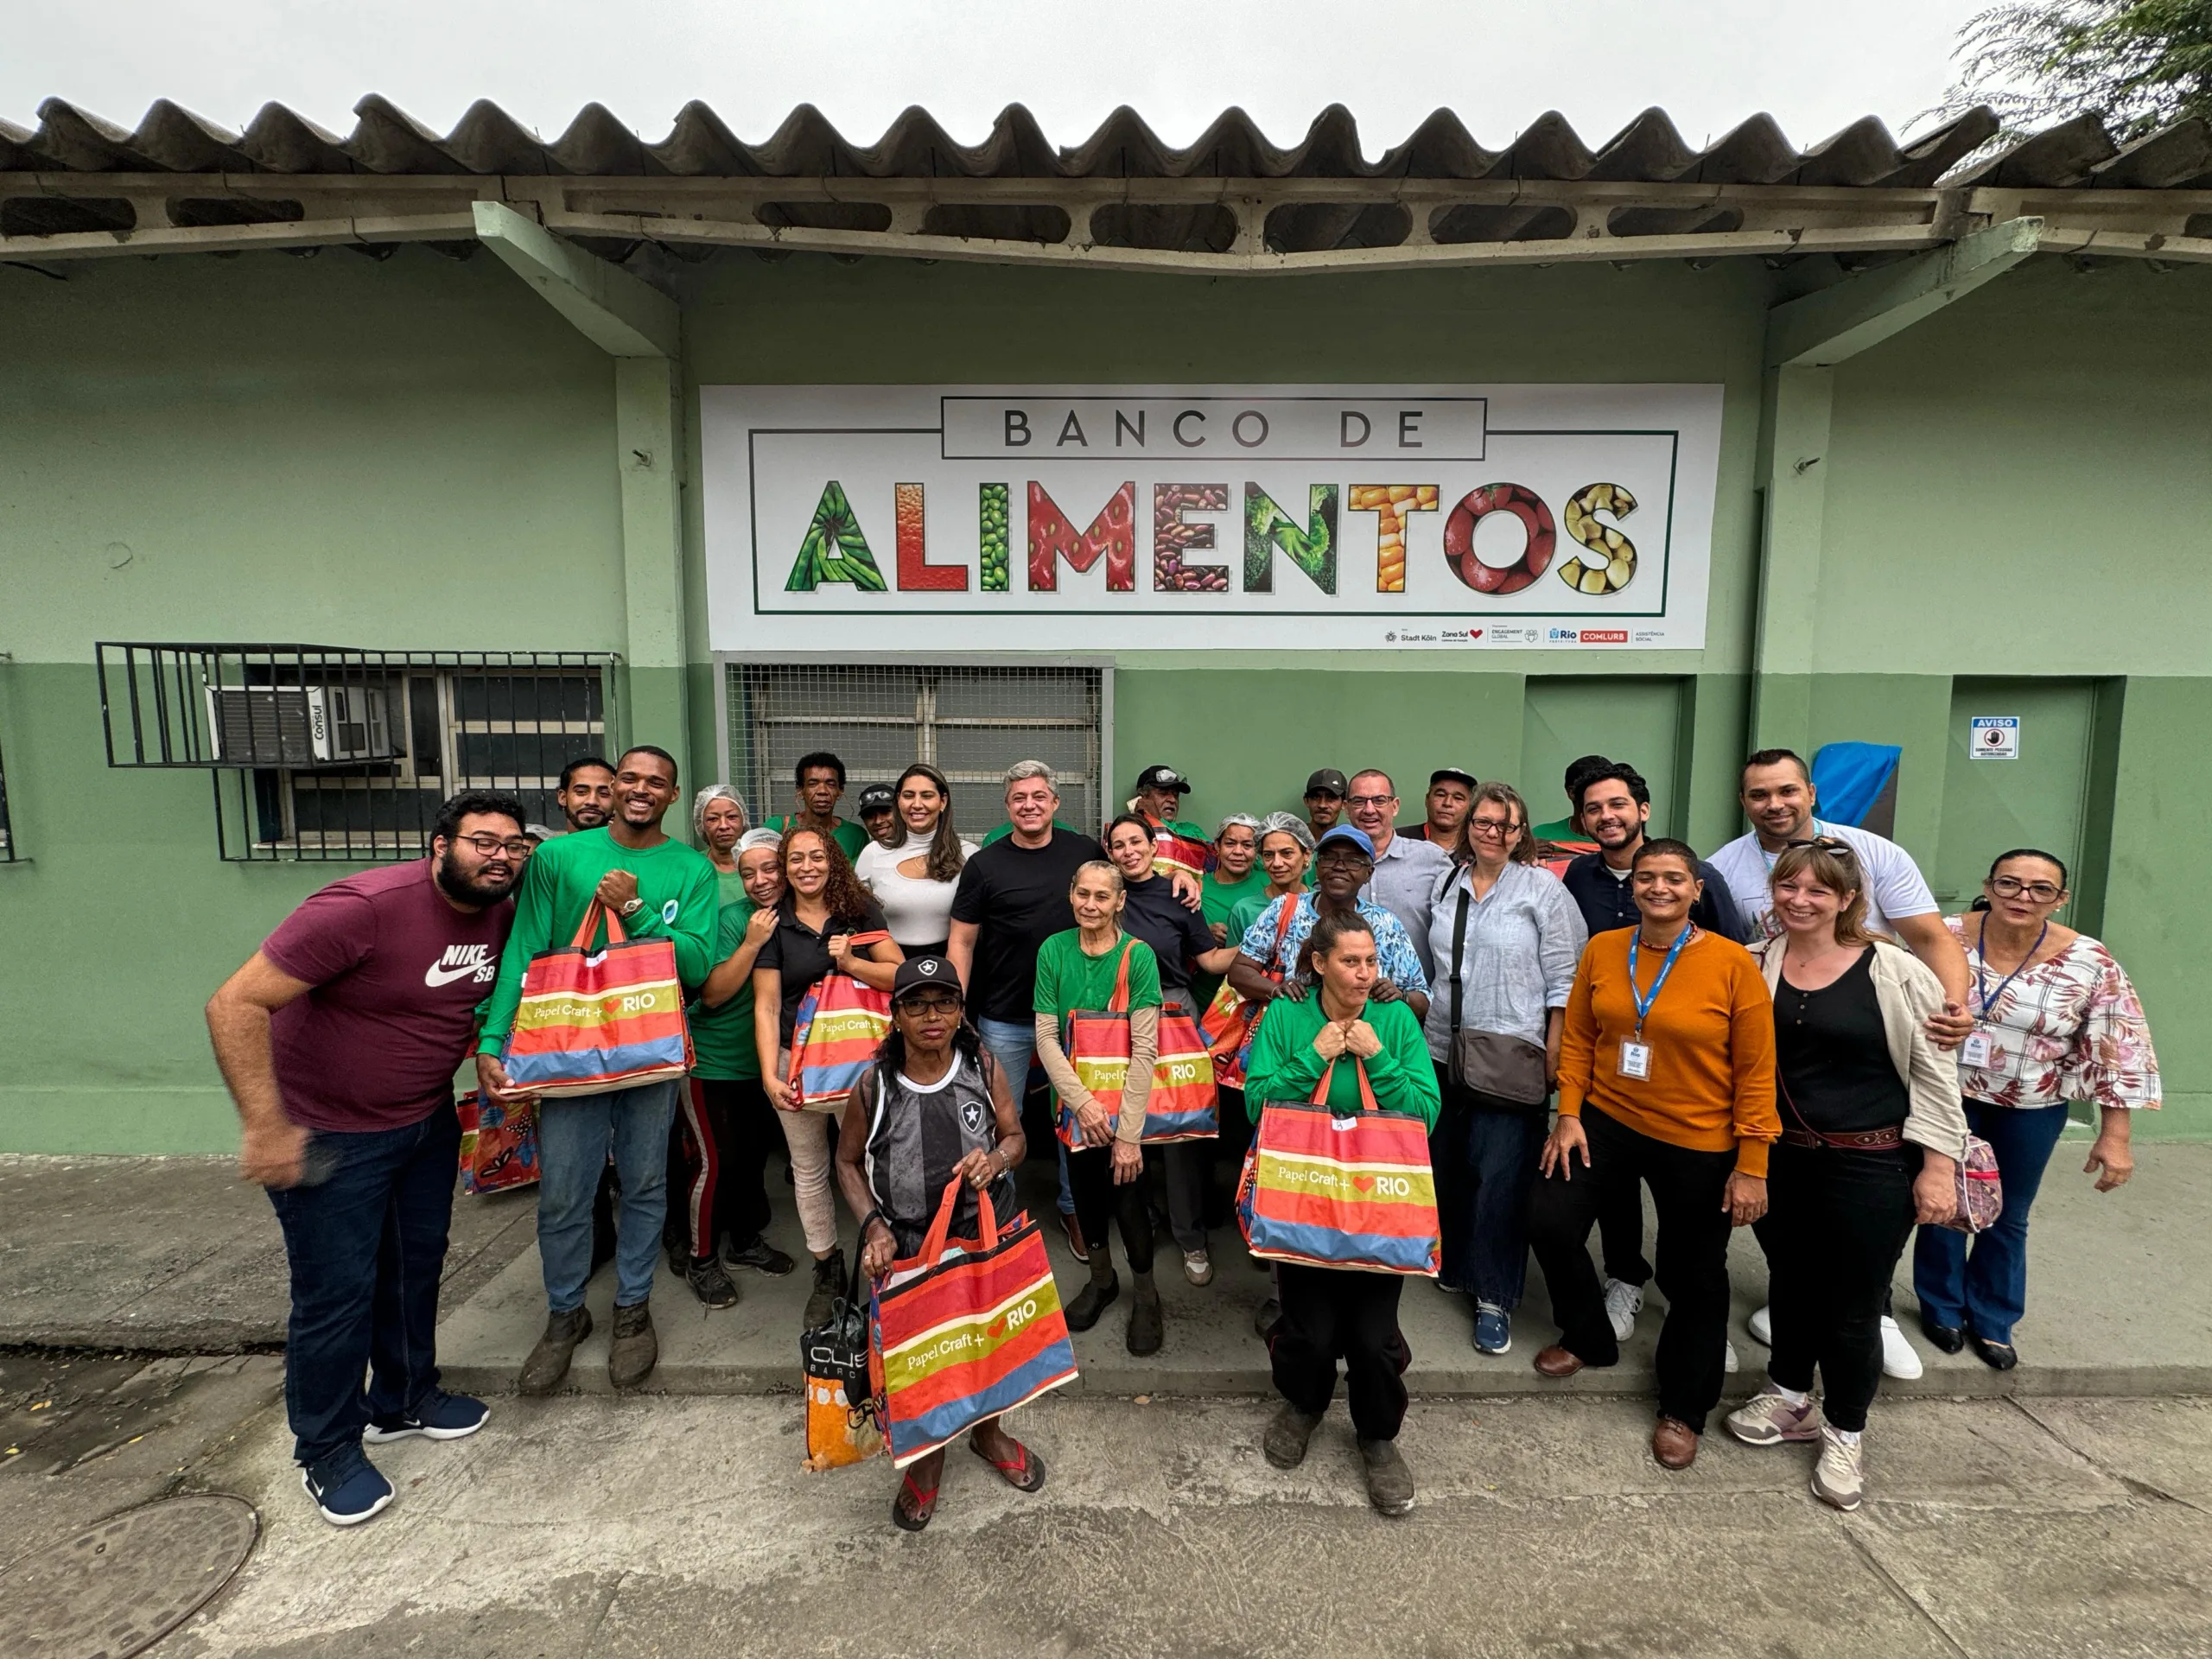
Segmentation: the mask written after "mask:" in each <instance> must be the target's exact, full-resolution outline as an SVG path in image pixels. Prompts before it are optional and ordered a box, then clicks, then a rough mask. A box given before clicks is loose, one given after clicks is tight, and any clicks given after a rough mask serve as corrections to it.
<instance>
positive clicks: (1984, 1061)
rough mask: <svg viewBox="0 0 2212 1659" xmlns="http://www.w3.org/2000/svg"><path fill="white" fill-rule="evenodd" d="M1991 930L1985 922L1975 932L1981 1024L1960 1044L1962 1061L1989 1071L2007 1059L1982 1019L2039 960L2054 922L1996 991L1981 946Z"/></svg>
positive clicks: (1977, 1015) (1976, 988)
mask: <svg viewBox="0 0 2212 1659" xmlns="http://www.w3.org/2000/svg"><path fill="white" fill-rule="evenodd" d="M1988 931H1989V926H1988V924H1987V923H1986V922H1985V923H1983V925H1982V926H1981V929H1980V931H1979V932H1977V933H1976V934H1975V935H1974V1001H1977V1002H1979V1003H1980V1005H1981V1006H1980V1007H1979V1008H1978V1009H1976V1010H1975V1014H1974V1018H1975V1020H1976V1021H1977V1023H1976V1025H1975V1027H1974V1030H1973V1031H1972V1032H1971V1033H1968V1035H1967V1039H1966V1041H1965V1042H1963V1043H1961V1044H1960V1045H1959V1058H1960V1060H1961V1063H1963V1064H1965V1065H1970V1066H1973V1067H1974V1069H1975V1070H1976V1071H1981V1070H1985V1069H1986V1068H1987V1067H1989V1066H1990V1065H1993V1064H1994V1063H1995V1062H1997V1061H1998V1060H1999V1059H2001V1058H2003V1056H2002V1055H2001V1054H2000V1053H1999V1050H1998V1046H1997V1039H1996V1037H1995V1036H1994V1035H1993V1033H1990V1032H1989V1031H1987V1030H1985V1029H1984V1028H1983V1027H1982V1026H1981V1025H1980V1023H1979V1022H1980V1021H1981V1020H1986V1019H1987V1018H1988V1017H1989V1011H1990V1009H1992V1008H1993V1007H1996V1006H1997V1002H1998V999H1999V998H2000V997H2002V996H2003V995H2005V991H2006V989H2007V988H2009V987H2010V986H2011V985H2012V982H2013V981H2014V980H2016V979H2018V977H2019V976H2021V975H2022V974H2023V973H2024V972H2026V971H2027V966H2028V964H2029V963H2031V962H2033V961H2034V960H2035V959H2036V952H2037V951H2038V950H2042V949H2043V942H2044V940H2045V939H2047V938H2050V923H2049V922H2048V921H2046V922H2044V925H2043V931H2042V932H2040V933H2038V934H2037V935H2036V942H2035V943H2034V944H2031V945H2030V946H2029V947H2028V954H2027V955H2026V956H2024V957H2021V958H2020V965H2019V966H2018V967H2017V968H2015V969H2012V972H2011V973H2009V974H2007V975H2005V977H2004V978H2003V979H2001V980H1999V982H1998V983H1997V988H1996V989H1995V990H1991V989H1990V988H1989V981H1988V980H1987V978H1986V977H1985V976H1983V973H1982V963H1983V957H1982V954H1981V945H1982V940H1983V938H1986V936H1987V934H1988Z"/></svg>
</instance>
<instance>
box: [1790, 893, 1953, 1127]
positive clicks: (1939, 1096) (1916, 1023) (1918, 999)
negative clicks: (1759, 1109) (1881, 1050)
mask: <svg viewBox="0 0 2212 1659" xmlns="http://www.w3.org/2000/svg"><path fill="white" fill-rule="evenodd" d="M1788 943H1789V936H1788V935H1787V934H1783V935H1780V936H1777V938H1771V939H1762V940H1761V941H1759V942H1758V944H1754V945H1752V946H1751V955H1752V956H1753V957H1756V958H1758V964H1759V970H1760V971H1761V972H1762V973H1764V975H1765V976H1766V988H1767V995H1770V996H1771V995H1773V994H1774V992H1775V989H1776V988H1777V986H1779V985H1780V984H1781V982H1782V953H1783V947H1784V946H1785V945H1787V944H1788ZM1868 966H1869V968H1870V969H1872V975H1873V980H1874V998H1875V1001H1878V1002H1879V1003H1880V1004H1881V1007H1882V1030H1883V1032H1884V1033H1885V1035H1886V1036H1887V1037H1888V1039H1889V1043H1890V1064H1891V1065H1893V1066H1895V1067H1896V1068H1897V1081H1898V1082H1900V1083H1902V1084H1904V1087H1905V1094H1906V1096H1907V1097H1908V1100H1909V1104H1908V1106H1907V1108H1906V1110H1905V1119H1904V1138H1905V1139H1906V1140H1908V1141H1915V1142H1916V1143H1917V1144H1919V1145H1921V1146H1923V1147H1927V1148H1928V1149H1929V1151H1930V1152H1940V1153H1942V1154H1943V1155H1944V1156H1945V1157H1947V1158H1963V1157H1964V1156H1965V1155H1966V1146H1967V1113H1966V1108H1965V1106H1964V1105H1962V1104H1961V1098H1960V1093H1959V1063H1958V1061H1957V1060H1956V1059H1955V1058H1953V1057H1952V1056H1950V1055H1948V1054H1946V1053H1945V1052H1943V1051H1942V1049H1939V1048H1937V1047H1936V1045H1935V1043H1934V1042H1933V1041H1932V1040H1931V1039H1929V1035H1928V1017H1929V1015H1930V1014H1935V1013H1936V1011H1937V1010H1939V1009H1940V1008H1942V1006H1943V985H1942V981H1941V980H1939V979H1937V978H1936V976H1935V975H1934V974H1933V973H1932V972H1930V971H1929V969H1928V968H1927V966H1926V965H1925V964H1924V963H1922V962H1921V961H1920V959H1919V958H1918V957H1915V956H1914V955H1913V954H1912V953H1911V952H1910V950H1906V949H1905V948H1904V946H1902V945H1899V944H1891V942H1890V941H1889V940H1888V939H1883V938H1878V939H1876V940H1875V942H1874V958H1873V961H1872V963H1869V964H1868ZM1782 1127H1783V1128H1785V1129H1794V1128H1802V1125H1800V1124H1798V1123H1796V1122H1793V1121H1792V1119H1791V1116H1790V1114H1789V1112H1788V1111H1787V1110H1784V1111H1783V1115H1782Z"/></svg>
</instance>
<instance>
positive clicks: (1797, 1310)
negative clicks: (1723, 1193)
mask: <svg viewBox="0 0 2212 1659" xmlns="http://www.w3.org/2000/svg"><path fill="white" fill-rule="evenodd" d="M1918 1173H1920V1148H1919V1147H1915V1146H1904V1147H1897V1148H1896V1149H1894V1150H1892V1151H1889V1152H1843V1151H1838V1150H1835V1149H1834V1148H1832V1147H1792V1146H1788V1145H1780V1146H1777V1147H1775V1149H1774V1152H1773V1154H1772V1156H1771V1159H1770V1164H1769V1167H1768V1169H1767V1178H1766V1179H1767V1212H1766V1214H1765V1215H1764V1217H1761V1218H1760V1220H1759V1223H1758V1228H1759V1242H1760V1243H1762V1244H1764V1246H1765V1247H1766V1252H1767V1264H1768V1268H1769V1270H1770V1274H1771V1278H1770V1281H1769V1289H1768V1292H1767V1300H1768V1303H1769V1306H1770V1309H1771V1313H1770V1316H1769V1317H1770V1318H1771V1319H1773V1321H1774V1353H1773V1357H1771V1358H1770V1359H1769V1360H1768V1362H1767V1368H1766V1369H1767V1375H1768V1376H1770V1377H1772V1378H1773V1379H1774V1380H1775V1382H1776V1383H1778V1384H1780V1385H1781V1386H1782V1387H1783V1388H1785V1389H1794V1390H1796V1391H1799V1392H1808V1391H1810V1389H1812V1386H1813V1371H1814V1369H1815V1367H1816V1366H1817V1367H1818V1368H1819V1370H1820V1374H1821V1384H1822V1390H1821V1410H1822V1412H1823V1413H1825V1414H1826V1415H1827V1420H1828V1421H1829V1422H1831V1423H1833V1424H1834V1426H1835V1427H1838V1428H1840V1429H1843V1430H1845V1431H1847V1432H1848V1433H1856V1432H1858V1431H1859V1430H1862V1429H1864V1428H1865V1427H1866V1408H1867V1407H1868V1406H1870V1405H1872V1403H1873V1401H1874V1393H1875V1390H1876V1389H1878V1388H1879V1387H1880V1386H1881V1381H1882V1307H1883V1304H1884V1301H1885V1299H1886V1297H1887V1295H1888V1292H1889V1287H1890V1276H1891V1274H1893V1273H1895V1272H1896V1271H1897V1258H1898V1256H1900V1255H1903V1254H1904V1246H1905V1241H1906V1240H1907V1239H1908V1238H1910V1236H1911V1235H1912V1219H1913V1215H1914V1213H1915V1212H1914V1209H1913V1203H1912V1183H1913V1178H1914V1177H1915V1176H1916V1175H1917V1174H1918Z"/></svg>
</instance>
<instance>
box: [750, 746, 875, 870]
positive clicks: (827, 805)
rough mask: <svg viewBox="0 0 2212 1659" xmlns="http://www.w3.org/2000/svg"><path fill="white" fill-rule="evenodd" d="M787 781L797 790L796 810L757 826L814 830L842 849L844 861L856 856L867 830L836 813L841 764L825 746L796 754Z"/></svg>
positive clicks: (842, 785) (841, 795)
mask: <svg viewBox="0 0 2212 1659" xmlns="http://www.w3.org/2000/svg"><path fill="white" fill-rule="evenodd" d="M791 782H792V783H793V785H795V786H796V787H797V789H798V811H796V812H794V813H791V815H790V816H788V817H781V816H779V817H772V818H769V819H766V821H765V822H764V823H762V825H761V827H762V828H763V829H773V830H775V831H777V832H778V833H779V834H781V833H782V832H783V831H784V830H785V829H790V828H791V827H792V826H794V825H796V826H798V827H799V828H801V829H818V830H820V831H821V832H822V833H823V835H825V836H829V839H830V840H832V841H834V842H836V843H837V845H838V846H839V847H840V848H842V849H843V851H844V855H845V859H846V861H847V862H848V863H849V862H851V861H853V860H854V859H856V858H858V857H859V856H860V855H861V849H862V848H863V847H865V846H867V845H868V831H867V830H866V829H862V828H861V826H860V825H859V824H857V823H854V822H853V821H852V820H851V819H850V818H841V817H838V816H837V803H838V802H839V801H842V799H844V798H845V763H844V762H843V761H842V760H839V759H838V758H837V757H836V755H834V754H832V753H829V750H827V749H817V750H816V751H815V752H814V753H812V754H803V755H801V756H799V758H798V765H797V766H793V767H792V768H791Z"/></svg>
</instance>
